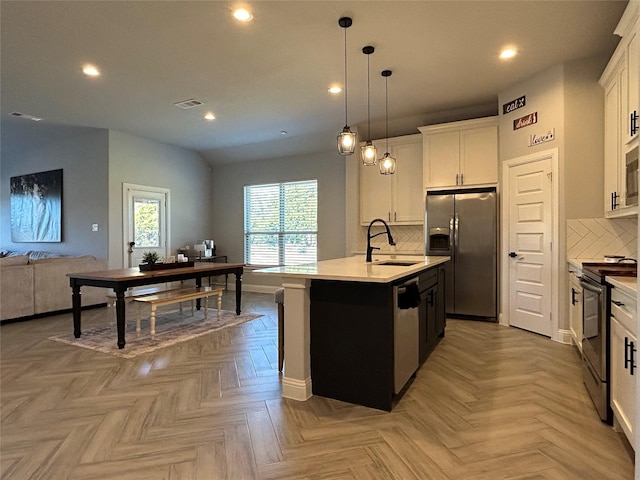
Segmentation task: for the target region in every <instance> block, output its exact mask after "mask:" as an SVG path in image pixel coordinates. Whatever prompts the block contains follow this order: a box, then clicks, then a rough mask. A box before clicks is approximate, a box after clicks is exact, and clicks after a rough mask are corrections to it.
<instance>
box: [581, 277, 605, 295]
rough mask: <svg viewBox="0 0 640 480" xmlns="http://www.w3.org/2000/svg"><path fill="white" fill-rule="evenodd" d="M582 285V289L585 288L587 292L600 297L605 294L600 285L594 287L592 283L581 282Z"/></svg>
mask: <svg viewBox="0 0 640 480" xmlns="http://www.w3.org/2000/svg"><path fill="white" fill-rule="evenodd" d="M580 285H582V288H584V289H585V290H589V291H590V292H593V293H597V294H598V295H600V294H602V293H603V289H602V287H601V286H600V285H594V284H592V283H591V282H587V281H585V280H582V281H580Z"/></svg>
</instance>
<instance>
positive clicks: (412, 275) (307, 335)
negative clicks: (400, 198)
mask: <svg viewBox="0 0 640 480" xmlns="http://www.w3.org/2000/svg"><path fill="white" fill-rule="evenodd" d="M449 260H450V257H447V256H429V257H424V256H397V257H395V258H394V257H393V256H382V255H380V256H378V258H374V261H373V262H371V263H367V262H365V258H364V256H355V257H348V258H338V259H334V260H326V261H321V262H318V263H314V264H306V265H295V266H284V267H273V268H266V269H261V270H256V271H255V272H254V273H258V274H265V275H275V276H279V277H281V278H282V279H283V287H284V289H285V309H284V311H285V317H284V338H285V342H284V343H285V347H284V361H285V369H284V376H283V379H282V395H283V396H284V397H286V398H292V399H295V400H301V401H304V400H307V399H308V398H310V397H311V395H312V394H316V395H321V396H327V397H330V398H337V399H339V400H344V401H348V402H351V403H358V404H361V405H367V406H371V407H374V408H380V409H383V410H391V406H392V405H391V402H392V397H393V396H394V394H395V393H397V392H395V391H394V390H397V388H394V370H393V367H394V353H397V352H395V351H394V350H396V351H397V350H398V348H395V349H394V310H395V309H396V308H397V298H395V295H394V294H395V293H397V291H398V290H397V289H398V288H399V286H400V285H403V284H405V283H406V282H407V281H410V280H414V281H415V283H416V284H418V283H420V284H423V285H424V286H425V288H428V290H425V298H424V302H423V303H421V305H420V308H419V310H420V335H419V337H420V338H416V339H415V342H416V345H417V344H418V343H419V342H420V347H419V350H420V352H419V356H420V362H422V361H424V359H425V358H426V355H428V352H429V349H430V348H433V346H434V343H433V336H434V334H436V333H437V335H436V336H438V337H439V336H441V335H442V334H443V332H444V281H443V278H442V277H441V275H443V272H444V270H443V269H442V268H438V267H439V266H443V264H444V263H446V262H447V261H449ZM429 282H430V283H429ZM438 285H439V286H440V288H438ZM394 289H395V290H394ZM439 297H441V298H440V301H438V299H439ZM438 304H439V305H440V306H441V308H438ZM429 314H430V315H431V317H430V318H431V323H430V324H429V325H428V324H427V321H426V320H427V318H429ZM438 316H439V317H440V318H441V321H440V322H439V323H440V330H441V331H440V332H436V330H437V329H438V327H436V326H435V325H436V324H435V323H434V322H435V320H436V317H438ZM430 325H433V327H432V328H431V327H430ZM416 336H418V335H416ZM427 338H429V341H428V342H427V341H426V339H427ZM423 339H424V340H425V341H422V340H423ZM427 343H429V344H427ZM416 368H417V366H416ZM312 382H313V383H312Z"/></svg>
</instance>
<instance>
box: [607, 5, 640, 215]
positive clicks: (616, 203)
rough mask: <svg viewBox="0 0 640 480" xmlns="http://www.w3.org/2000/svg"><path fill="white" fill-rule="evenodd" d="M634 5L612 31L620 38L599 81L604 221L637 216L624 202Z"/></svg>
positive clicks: (632, 100) (632, 136)
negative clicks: (601, 120)
mask: <svg viewBox="0 0 640 480" xmlns="http://www.w3.org/2000/svg"><path fill="white" fill-rule="evenodd" d="M638 28H639V22H638V5H637V3H636V2H629V4H628V6H627V9H626V10H625V13H624V15H623V16H622V18H621V20H620V22H619V24H618V27H617V28H616V30H615V33H616V34H617V35H620V36H621V37H622V38H621V40H620V43H619V44H618V47H617V48H616V50H615V52H614V54H613V55H612V57H611V59H610V60H609V63H608V64H607V67H606V68H605V70H604V72H603V74H602V76H601V77H600V85H601V86H602V88H603V89H604V162H605V166H604V187H605V190H604V212H605V217H607V218H614V217H625V216H634V215H637V214H638V207H637V205H627V202H626V198H625V196H626V185H625V182H626V179H625V176H626V154H627V152H629V150H631V149H632V148H634V147H636V146H637V145H638V137H639V136H640V135H639V134H638V129H637V128H635V129H634V128H633V125H634V124H635V125H637V123H638V121H637V120H635V121H634V120H633V116H634V115H637V114H638V110H640V108H639V103H638V69H639V68H640V65H639V62H638V56H639V53H638V47H639V46H638V42H639V39H638Z"/></svg>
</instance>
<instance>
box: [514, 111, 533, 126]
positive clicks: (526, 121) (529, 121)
mask: <svg viewBox="0 0 640 480" xmlns="http://www.w3.org/2000/svg"><path fill="white" fill-rule="evenodd" d="M534 123H538V112H533V113H530V114H529V115H525V116H524V117H520V118H516V119H515V120H514V121H513V129H514V130H518V129H519V128H523V127H528V126H529V125H533V124H534Z"/></svg>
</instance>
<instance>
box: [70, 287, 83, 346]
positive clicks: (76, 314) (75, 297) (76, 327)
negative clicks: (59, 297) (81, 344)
mask: <svg viewBox="0 0 640 480" xmlns="http://www.w3.org/2000/svg"><path fill="white" fill-rule="evenodd" d="M71 289H72V294H71V305H72V307H73V336H74V337H75V338H80V335H81V334H82V328H81V324H82V318H81V312H82V309H81V307H82V301H81V299H80V298H81V297H80V287H79V286H76V285H74V286H73V287H71Z"/></svg>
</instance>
